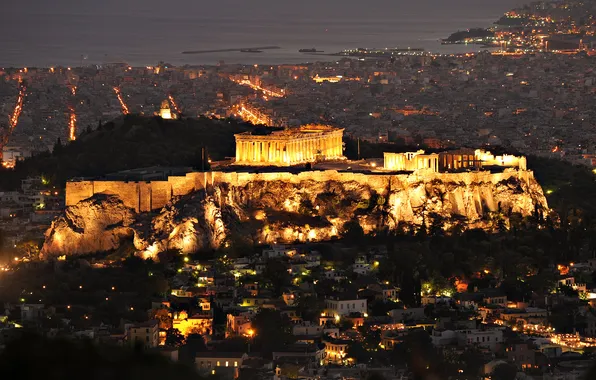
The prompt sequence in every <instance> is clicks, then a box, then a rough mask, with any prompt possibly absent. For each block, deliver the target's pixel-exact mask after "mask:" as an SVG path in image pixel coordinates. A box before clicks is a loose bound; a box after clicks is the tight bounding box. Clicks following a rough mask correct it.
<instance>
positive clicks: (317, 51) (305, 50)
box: [298, 48, 323, 53]
mask: <svg viewBox="0 0 596 380" xmlns="http://www.w3.org/2000/svg"><path fill="white" fill-rule="evenodd" d="M298 52H299V53H323V50H317V49H315V48H311V49H300V50H298Z"/></svg>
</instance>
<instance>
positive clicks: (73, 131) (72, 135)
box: [68, 107, 77, 141]
mask: <svg viewBox="0 0 596 380" xmlns="http://www.w3.org/2000/svg"><path fill="white" fill-rule="evenodd" d="M68 139H69V140H70V141H73V140H76V139H77V115H76V114H75V110H74V108H72V107H70V118H69V120H68Z"/></svg>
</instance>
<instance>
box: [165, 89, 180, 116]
mask: <svg viewBox="0 0 596 380" xmlns="http://www.w3.org/2000/svg"><path fill="white" fill-rule="evenodd" d="M168 100H169V101H170V104H171V105H172V108H174V111H176V113H177V114H178V115H180V108H178V104H177V103H176V101H175V100H174V97H173V96H172V95H171V94H170V95H168Z"/></svg>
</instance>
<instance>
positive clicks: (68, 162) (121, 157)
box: [0, 115, 255, 190]
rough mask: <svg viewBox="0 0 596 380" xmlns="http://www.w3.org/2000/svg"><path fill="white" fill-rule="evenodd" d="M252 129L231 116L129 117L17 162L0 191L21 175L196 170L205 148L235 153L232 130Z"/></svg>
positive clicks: (216, 155)
mask: <svg viewBox="0 0 596 380" xmlns="http://www.w3.org/2000/svg"><path fill="white" fill-rule="evenodd" d="M254 128H255V127H253V126H252V125H250V124H245V123H239V122H236V121H233V120H222V121H220V120H211V119H208V118H198V119H184V120H163V119H161V118H158V117H151V118H148V117H141V116H135V115H128V116H125V117H122V118H118V119H116V120H114V121H111V122H109V123H106V124H103V125H100V126H99V127H98V128H97V129H95V130H89V131H87V132H85V133H83V134H81V135H80V136H79V138H78V139H77V140H76V141H73V142H70V143H68V144H64V145H62V144H60V143H57V144H56V146H55V147H54V150H53V152H47V153H42V154H39V155H36V156H34V157H32V158H29V159H26V160H25V161H23V162H19V163H18V164H17V166H16V168H15V169H14V170H4V171H2V172H0V189H2V190H12V189H15V188H18V187H19V186H20V183H21V179H23V178H26V177H28V176H33V175H41V176H44V177H45V178H47V179H48V180H49V181H50V182H51V183H52V184H53V185H56V186H59V187H62V186H64V183H65V182H66V181H67V180H68V179H70V178H74V177H89V176H101V175H104V174H108V173H113V172H116V171H120V170H126V169H134V168H140V167H147V166H153V165H163V166H192V167H196V168H200V167H201V166H202V159H201V158H202V149H203V148H206V154H207V155H208V157H209V158H210V159H213V160H222V159H224V158H225V157H230V156H233V155H234V154H235V142H234V133H240V132H245V131H248V130H251V129H254Z"/></svg>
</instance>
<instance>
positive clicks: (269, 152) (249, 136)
mask: <svg viewBox="0 0 596 380" xmlns="http://www.w3.org/2000/svg"><path fill="white" fill-rule="evenodd" d="M343 131H344V130H343V129H341V128H334V127H330V126H325V125H305V126H302V127H299V128H291V129H284V130H281V131H271V132H270V133H266V134H254V133H251V132H244V133H239V134H237V135H235V137H236V162H235V164H236V165H261V166H267V165H271V166H290V165H297V164H302V163H307V162H315V161H327V160H336V159H343V158H344V157H343V142H342V138H343Z"/></svg>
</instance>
